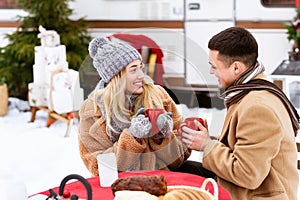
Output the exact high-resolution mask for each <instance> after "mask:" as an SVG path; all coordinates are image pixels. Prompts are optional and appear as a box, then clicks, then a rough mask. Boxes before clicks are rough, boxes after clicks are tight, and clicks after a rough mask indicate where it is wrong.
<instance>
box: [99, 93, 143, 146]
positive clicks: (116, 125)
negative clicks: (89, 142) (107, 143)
mask: <svg viewBox="0 0 300 200" xmlns="http://www.w3.org/2000/svg"><path fill="white" fill-rule="evenodd" d="M137 96H138V95H126V99H125V107H126V108H128V109H130V110H133V109H134V105H135V100H136V98H137ZM97 102H98V105H99V108H100V110H101V113H102V116H103V117H104V120H105V121H107V117H109V116H107V115H106V111H105V108H104V104H103V101H102V95H100V96H99V97H98V98H97ZM120 114H121V116H122V118H124V119H127V120H128V121H129V123H124V122H121V121H120V120H119V119H117V117H116V116H115V114H114V113H112V115H111V116H110V118H111V120H110V125H111V127H112V128H111V127H110V126H108V125H107V126H106V127H107V132H108V135H109V137H110V140H111V141H112V142H113V143H115V142H116V141H118V140H119V137H120V134H121V132H122V131H123V130H124V129H125V128H129V126H130V119H129V118H128V117H127V116H125V115H124V114H123V113H120Z"/></svg>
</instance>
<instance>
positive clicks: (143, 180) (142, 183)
mask: <svg viewBox="0 0 300 200" xmlns="http://www.w3.org/2000/svg"><path fill="white" fill-rule="evenodd" d="M111 189H112V192H113V194H114V195H115V192H116V191H121V190H134V191H145V192H148V193H150V194H152V195H155V196H161V195H164V194H166V193H167V182H166V180H165V178H164V176H158V175H156V176H131V177H127V178H119V179H117V180H116V181H115V182H114V183H113V184H112V185H111Z"/></svg>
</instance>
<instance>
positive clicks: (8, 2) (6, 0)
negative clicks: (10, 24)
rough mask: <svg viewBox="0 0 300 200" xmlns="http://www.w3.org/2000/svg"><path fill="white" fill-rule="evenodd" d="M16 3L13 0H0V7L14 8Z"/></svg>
mask: <svg viewBox="0 0 300 200" xmlns="http://www.w3.org/2000/svg"><path fill="white" fill-rule="evenodd" d="M16 7H17V3H16V1H14V0H0V9H11V8H16Z"/></svg>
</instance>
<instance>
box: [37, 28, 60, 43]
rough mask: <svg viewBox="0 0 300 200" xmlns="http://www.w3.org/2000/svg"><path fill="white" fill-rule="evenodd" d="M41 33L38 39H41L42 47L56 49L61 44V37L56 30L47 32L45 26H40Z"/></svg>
mask: <svg viewBox="0 0 300 200" xmlns="http://www.w3.org/2000/svg"><path fill="white" fill-rule="evenodd" d="M39 31H40V33H39V34H38V38H40V39H41V44H42V46H45V47H54V46H58V45H59V44H60V36H59V35H58V33H57V32H56V31H54V30H46V29H45V28H44V27H43V26H41V25H40V26H39Z"/></svg>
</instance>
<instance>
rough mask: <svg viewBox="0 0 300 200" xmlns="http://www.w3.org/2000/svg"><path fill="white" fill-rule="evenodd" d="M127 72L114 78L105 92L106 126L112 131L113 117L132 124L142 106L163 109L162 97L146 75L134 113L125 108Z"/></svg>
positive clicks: (122, 72) (123, 71)
mask: <svg viewBox="0 0 300 200" xmlns="http://www.w3.org/2000/svg"><path fill="white" fill-rule="evenodd" d="M125 74H126V73H125V70H122V71H121V72H120V73H119V74H117V75H116V76H115V77H113V78H112V79H111V80H110V82H109V83H108V85H107V86H106V87H105V89H104V92H103V104H104V109H105V112H106V115H107V117H106V120H107V122H106V125H107V126H109V127H110V128H111V129H112V130H114V128H113V127H112V126H111V116H113V115H114V116H115V117H116V119H117V120H118V121H120V122H122V123H130V120H131V118H132V116H133V114H134V113H136V112H137V109H138V108H140V107H141V106H142V107H144V108H145V109H147V108H163V102H162V99H161V96H159V93H158V92H157V89H155V86H154V83H153V80H152V79H151V78H150V77H149V76H148V75H145V77H144V80H143V93H142V94H140V95H138V97H137V98H136V100H135V106H134V111H133V112H132V111H131V110H130V109H129V108H126V107H125V99H126V98H127V97H126V75H125Z"/></svg>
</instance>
